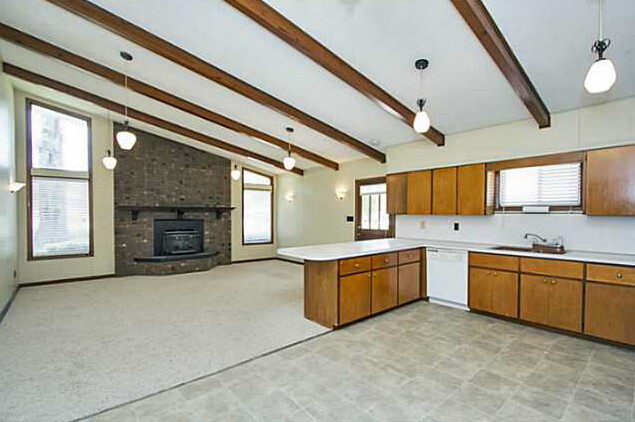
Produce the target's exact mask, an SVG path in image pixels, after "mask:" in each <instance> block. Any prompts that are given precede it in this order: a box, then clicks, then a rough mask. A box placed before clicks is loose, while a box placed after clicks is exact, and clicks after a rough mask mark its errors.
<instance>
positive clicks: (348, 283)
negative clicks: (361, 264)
mask: <svg viewBox="0 0 635 422" xmlns="http://www.w3.org/2000/svg"><path fill="white" fill-rule="evenodd" d="M370 292H371V273H369V272H368V273H361V274H354V275H349V276H346V277H340V294H339V298H340V306H339V311H340V318H339V323H340V324H346V323H348V322H351V321H355V320H358V319H360V318H364V317H367V316H369V315H370Z"/></svg>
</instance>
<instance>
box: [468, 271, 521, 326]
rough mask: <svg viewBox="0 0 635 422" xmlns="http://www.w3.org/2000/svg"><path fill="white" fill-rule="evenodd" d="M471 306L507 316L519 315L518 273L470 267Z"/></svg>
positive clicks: (469, 294) (469, 296)
mask: <svg viewBox="0 0 635 422" xmlns="http://www.w3.org/2000/svg"><path fill="white" fill-rule="evenodd" d="M468 303H469V307H470V308H474V309H478V310H481V311H485V312H490V313H492V314H497V315H503V316H507V317H518V274H516V273H512V272H508V271H498V270H488V269H484V268H470V281H469V291H468Z"/></svg>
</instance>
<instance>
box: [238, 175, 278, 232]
mask: <svg viewBox="0 0 635 422" xmlns="http://www.w3.org/2000/svg"><path fill="white" fill-rule="evenodd" d="M242 180H243V244H245V245H255V244H262V243H273V178H272V177H269V176H266V175H264V174H260V173H256V172H254V171H251V170H245V169H243V178H242Z"/></svg>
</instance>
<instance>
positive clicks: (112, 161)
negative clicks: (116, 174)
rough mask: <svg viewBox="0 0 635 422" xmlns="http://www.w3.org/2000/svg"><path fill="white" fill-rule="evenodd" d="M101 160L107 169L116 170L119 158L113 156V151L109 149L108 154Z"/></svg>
mask: <svg viewBox="0 0 635 422" xmlns="http://www.w3.org/2000/svg"><path fill="white" fill-rule="evenodd" d="M101 162H102V163H103V164H104V167H106V169H107V170H114V169H115V167H117V159H116V158H115V157H113V156H112V152H111V151H110V150H109V149H108V150H106V156H105V157H104V158H102V159H101Z"/></svg>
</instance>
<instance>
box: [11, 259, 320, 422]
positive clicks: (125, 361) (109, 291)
mask: <svg viewBox="0 0 635 422" xmlns="http://www.w3.org/2000/svg"><path fill="white" fill-rule="evenodd" d="M302 275H303V271H302V267H301V266H300V265H295V264H290V263H284V262H281V261H263V262H257V263H245V264H234V265H231V266H225V267H218V268H216V269H213V270H211V271H208V272H204V273H195V274H185V275H179V276H165V277H148V276H135V277H125V278H113V279H106V280H98V281H91V282H78V283H68V284H60V285H52V286H43V287H29V288H24V289H22V290H20V292H19V293H18V296H17V297H16V300H15V302H14V304H13V307H12V309H11V310H10V311H9V313H8V314H7V316H6V318H5V319H4V321H3V322H2V323H1V324H0V374H1V375H0V421H2V422H20V421H24V422H40V421H42V422H55V421H70V420H74V419H77V418H81V417H84V416H87V415H90V414H93V413H95V412H98V411H101V410H104V409H107V408H110V407H113V406H116V405H118V404H121V403H125V402H128V401H131V400H135V399H138V398H141V397H143V396H146V395H148V394H152V393H155V392H157V391H160V390H163V389H166V388H169V387H172V386H175V385H177V384H180V383H183V382H186V381H189V380H192V379H195V378H198V377H201V376H203V375H206V374H210V373H213V372H216V371H218V370H220V369H222V368H225V367H227V366H230V365H233V364H236V363H238V362H241V361H244V360H247V359H249V358H252V357H254V356H257V355H260V354H262V353H265V352H268V351H271V350H275V349H277V348H280V347H282V346H285V345H288V344H291V343H294V342H297V341H300V340H303V339H306V338H309V337H312V336H315V335H317V334H320V333H323V332H325V331H327V330H326V329H325V328H323V327H321V326H319V325H317V324H314V323H312V322H310V321H308V320H305V319H304V318H303V312H302V293H303V288H302Z"/></svg>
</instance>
